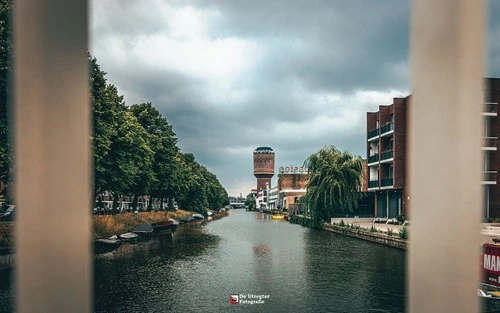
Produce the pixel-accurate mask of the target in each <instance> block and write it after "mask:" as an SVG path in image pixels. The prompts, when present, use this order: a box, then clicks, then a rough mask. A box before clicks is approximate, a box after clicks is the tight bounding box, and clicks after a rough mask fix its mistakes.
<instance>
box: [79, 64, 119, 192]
mask: <svg viewBox="0 0 500 313" xmlns="http://www.w3.org/2000/svg"><path fill="white" fill-rule="evenodd" d="M88 61H89V67H90V91H91V101H92V126H93V127H92V137H91V140H92V156H93V165H94V189H93V195H92V201H94V199H95V195H96V194H97V193H99V192H101V191H104V190H105V188H107V187H109V182H107V181H106V177H109V174H107V173H106V172H107V170H108V169H107V166H108V164H109V163H110V161H109V160H108V157H109V156H108V153H109V151H110V149H111V138H112V137H113V136H115V137H116V133H117V125H118V120H119V115H120V112H122V111H123V110H124V107H123V105H122V103H123V97H120V96H119V95H118V93H117V92H116V88H113V87H114V86H113V87H112V86H108V85H107V83H106V79H105V77H104V76H105V75H106V73H104V72H103V71H101V69H100V67H99V64H97V60H96V59H95V58H92V57H91V56H90V55H88Z"/></svg>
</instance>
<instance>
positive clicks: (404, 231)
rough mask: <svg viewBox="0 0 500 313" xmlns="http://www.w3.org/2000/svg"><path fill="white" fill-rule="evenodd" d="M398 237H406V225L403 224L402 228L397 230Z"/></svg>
mask: <svg viewBox="0 0 500 313" xmlns="http://www.w3.org/2000/svg"><path fill="white" fill-rule="evenodd" d="M399 238H401V239H408V228H407V227H406V226H403V228H401V229H400V230H399Z"/></svg>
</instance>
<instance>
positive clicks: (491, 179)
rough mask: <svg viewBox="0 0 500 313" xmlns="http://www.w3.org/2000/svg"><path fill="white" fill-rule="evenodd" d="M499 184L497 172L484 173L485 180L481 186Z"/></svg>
mask: <svg viewBox="0 0 500 313" xmlns="http://www.w3.org/2000/svg"><path fill="white" fill-rule="evenodd" d="M496 183H497V171H484V172H483V180H482V181H481V184H483V185H496Z"/></svg>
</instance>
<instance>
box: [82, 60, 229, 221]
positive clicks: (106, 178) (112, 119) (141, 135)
mask: <svg viewBox="0 0 500 313" xmlns="http://www.w3.org/2000/svg"><path fill="white" fill-rule="evenodd" d="M88 59H89V66H90V84H91V91H92V97H91V99H92V113H93V115H92V116H93V132H92V145H93V158H94V195H93V197H94V199H95V197H96V195H97V194H99V193H100V192H103V191H108V192H111V193H112V194H113V195H114V198H115V199H117V198H118V197H119V196H121V195H131V196H133V197H134V201H133V206H134V209H135V206H136V205H137V199H138V197H139V196H146V195H147V196H149V198H150V199H161V200H164V199H166V200H168V204H169V208H173V202H174V201H175V202H177V203H178V204H179V206H180V207H181V208H183V209H186V210H192V211H196V212H200V213H205V212H206V210H207V209H209V208H211V209H216V208H220V207H221V206H223V205H225V204H227V203H229V198H228V195H227V192H226V190H225V189H224V188H223V187H222V186H221V184H220V182H219V181H218V179H217V177H216V176H215V175H214V174H213V173H211V172H209V171H208V170H207V169H206V168H205V167H204V166H202V165H200V164H199V163H198V162H196V160H195V157H194V155H193V154H191V153H183V152H181V151H180V149H179V148H178V147H177V138H176V137H175V133H174V131H173V128H172V126H171V125H170V124H169V123H168V121H167V119H166V118H165V117H163V116H162V114H161V113H160V112H159V111H158V110H157V109H156V108H155V107H154V106H153V105H152V104H151V103H140V104H134V105H131V106H130V107H128V106H126V105H125V103H124V101H123V96H121V95H119V94H118V89H117V88H116V87H115V86H114V85H112V84H109V83H107V81H106V78H105V75H106V73H104V72H103V71H102V70H101V69H100V66H99V64H98V63H97V60H96V59H95V58H93V57H91V56H90V55H89V57H88ZM151 203H152V201H150V204H151ZM161 203H163V201H161ZM115 204H116V202H115Z"/></svg>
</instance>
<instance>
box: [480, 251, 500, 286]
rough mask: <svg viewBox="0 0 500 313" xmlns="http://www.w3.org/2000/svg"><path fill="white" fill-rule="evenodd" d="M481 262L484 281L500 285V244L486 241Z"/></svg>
mask: <svg viewBox="0 0 500 313" xmlns="http://www.w3.org/2000/svg"><path fill="white" fill-rule="evenodd" d="M480 264H481V280H482V282H483V283H485V284H489V285H494V286H499V287H500V245H494V244H489V243H485V244H484V245H483V253H482V254H481V260H480Z"/></svg>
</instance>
